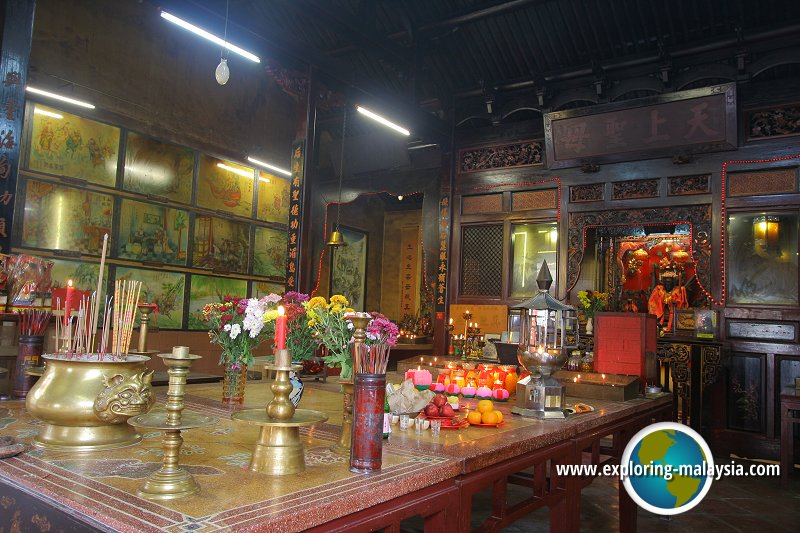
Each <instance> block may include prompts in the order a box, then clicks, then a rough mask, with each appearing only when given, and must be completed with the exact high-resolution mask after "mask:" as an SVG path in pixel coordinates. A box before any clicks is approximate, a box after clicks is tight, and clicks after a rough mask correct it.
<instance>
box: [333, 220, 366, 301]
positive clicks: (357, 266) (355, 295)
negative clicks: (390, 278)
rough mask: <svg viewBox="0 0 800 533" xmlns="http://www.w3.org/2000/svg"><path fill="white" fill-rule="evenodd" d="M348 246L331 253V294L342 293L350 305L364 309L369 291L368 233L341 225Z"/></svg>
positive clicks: (340, 247) (340, 228) (335, 249)
mask: <svg viewBox="0 0 800 533" xmlns="http://www.w3.org/2000/svg"><path fill="white" fill-rule="evenodd" d="M339 230H340V231H341V232H342V236H343V237H344V242H346V243H347V246H339V247H337V248H334V250H333V254H332V255H331V294H341V295H343V296H344V297H345V298H347V299H348V300H349V301H350V307H352V308H353V309H355V310H356V311H364V310H365V309H364V304H365V302H366V292H367V234H366V233H365V232H363V231H360V230H357V229H352V228H346V227H344V226H340V227H339Z"/></svg>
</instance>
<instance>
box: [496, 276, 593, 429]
mask: <svg viewBox="0 0 800 533" xmlns="http://www.w3.org/2000/svg"><path fill="white" fill-rule="evenodd" d="M536 284H537V285H538V286H539V293H538V294H536V296H534V297H533V298H531V299H529V300H526V301H524V302H522V303H521V304H520V305H519V307H520V308H521V309H522V310H523V312H522V313H521V320H520V340H519V348H518V349H517V360H519V363H520V364H521V365H522V366H523V367H524V368H525V370H527V371H528V372H529V373H530V376H529V377H527V378H525V379H522V380H520V381H519V382H518V383H517V405H516V406H515V407H513V408H512V409H511V411H512V412H514V413H517V414H520V415H523V416H533V417H538V418H564V411H563V409H564V388H563V387H562V386H561V384H560V383H559V382H558V381H557V380H556V379H555V378H553V377H551V374H552V373H553V372H554V371H556V370H558V369H560V368H561V367H562V366H564V362H565V361H566V360H567V356H568V354H569V350H571V349H573V348H577V346H578V317H577V313H576V311H575V308H574V307H572V306H570V305H566V304H563V303H561V302H559V301H558V300H556V299H555V298H553V297H552V296H551V295H550V293H549V292H548V291H549V290H550V286H551V285H552V284H553V276H551V275H550V269H549V268H548V267H547V261H545V262H543V263H542V268H541V269H540V270H539V275H538V276H537V277H536Z"/></svg>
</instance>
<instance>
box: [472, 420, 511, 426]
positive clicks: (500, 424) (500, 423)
mask: <svg viewBox="0 0 800 533" xmlns="http://www.w3.org/2000/svg"><path fill="white" fill-rule="evenodd" d="M505 423H506V421H505V420H503V421H502V422H495V423H494V424H470V426H474V427H476V428H499V427H500V426H503V425H505Z"/></svg>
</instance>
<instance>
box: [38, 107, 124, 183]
mask: <svg viewBox="0 0 800 533" xmlns="http://www.w3.org/2000/svg"><path fill="white" fill-rule="evenodd" d="M30 130H31V139H30V154H29V156H28V168H29V169H30V170H35V171H37V172H45V173H47V174H55V175H57V176H69V177H72V178H79V179H82V180H86V181H90V182H92V183H97V184H99V185H105V186H107V187H113V186H114V185H115V184H116V180H117V153H118V152H119V128H115V127H114V126H109V125H108V124H103V123H100V122H95V121H94V120H89V119H86V118H83V117H79V116H77V115H72V114H70V113H66V112H64V111H61V110H59V109H54V108H51V107H46V106H43V105H41V104H35V105H34V108H33V127H31V128H30Z"/></svg>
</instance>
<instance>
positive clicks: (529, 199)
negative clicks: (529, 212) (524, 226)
mask: <svg viewBox="0 0 800 533" xmlns="http://www.w3.org/2000/svg"><path fill="white" fill-rule="evenodd" d="M556 207H558V191H557V190H556V189H546V190H543V191H524V192H515V193H511V210H512V211H525V210H526V209H555V208H556Z"/></svg>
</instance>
